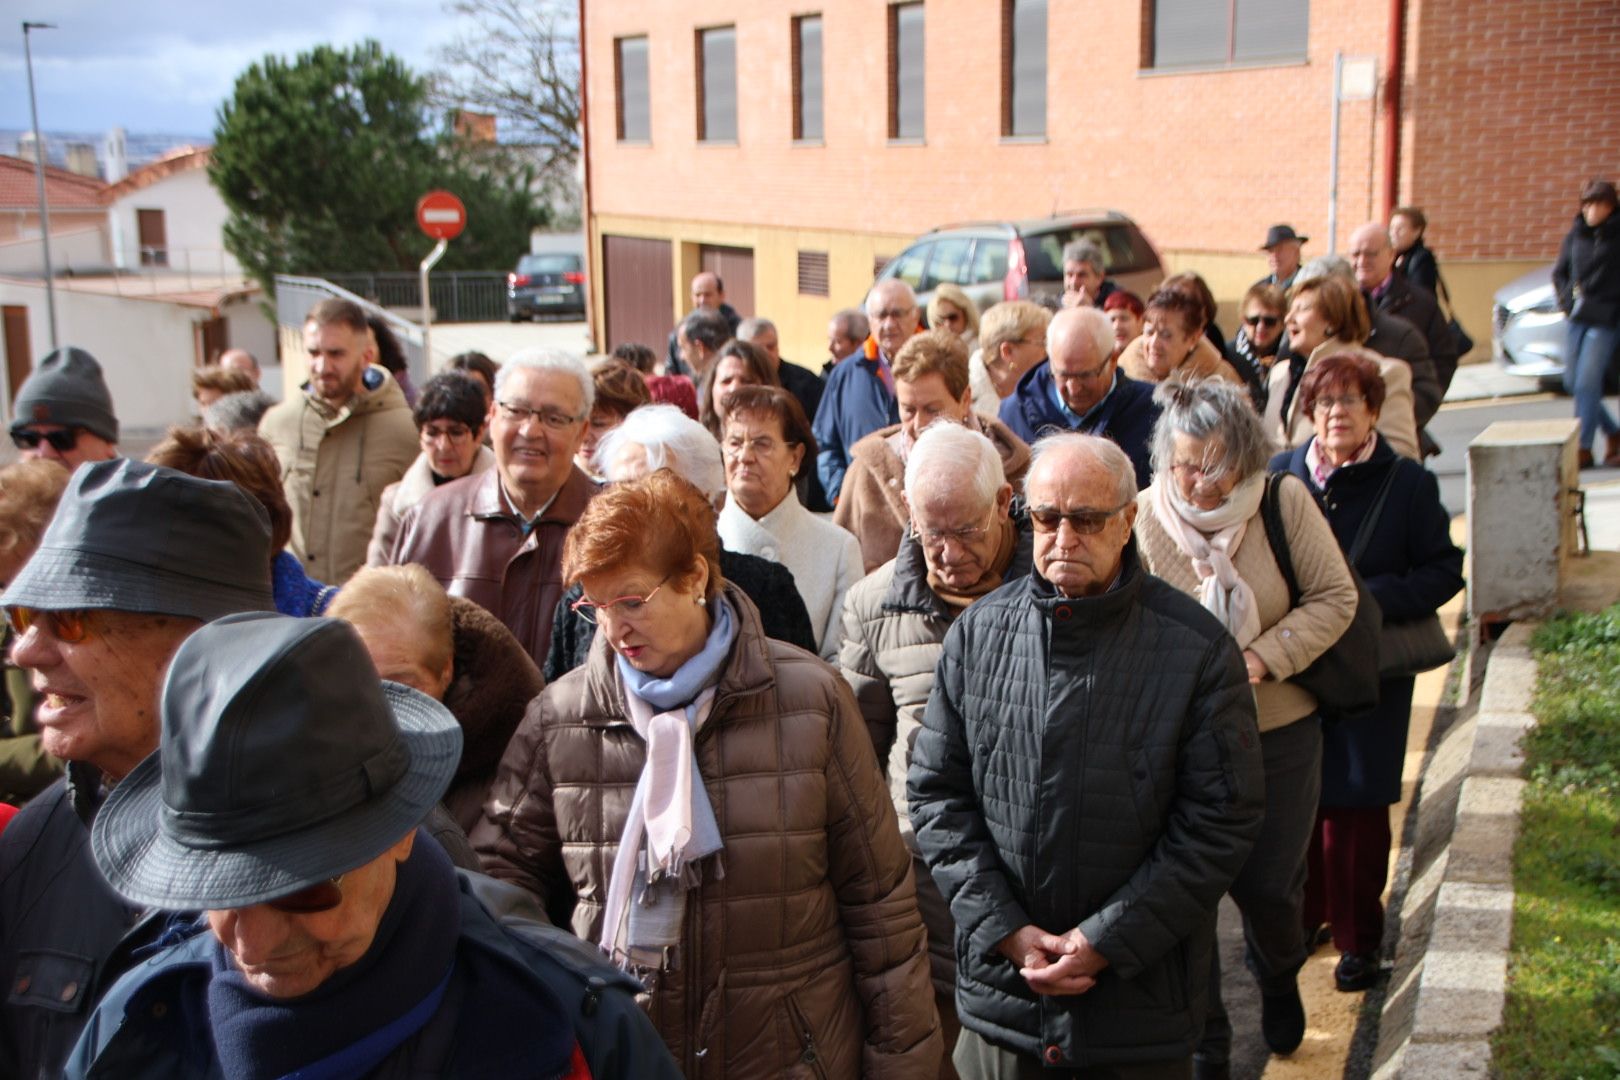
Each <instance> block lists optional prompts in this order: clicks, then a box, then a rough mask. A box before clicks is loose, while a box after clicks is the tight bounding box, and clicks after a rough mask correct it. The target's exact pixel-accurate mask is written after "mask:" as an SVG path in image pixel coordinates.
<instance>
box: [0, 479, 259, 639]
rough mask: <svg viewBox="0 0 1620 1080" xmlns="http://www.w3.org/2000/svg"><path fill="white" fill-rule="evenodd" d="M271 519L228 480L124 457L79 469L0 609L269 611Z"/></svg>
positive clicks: (200, 615)
mask: <svg viewBox="0 0 1620 1080" xmlns="http://www.w3.org/2000/svg"><path fill="white" fill-rule="evenodd" d="M270 556H271V551H270V515H269V514H267V513H266V512H265V509H264V507H263V506H261V505H260V504H259V501H258V500H257V499H255V498H254V497H253V496H251V495H249V494H248V493H247V492H245V491H243V490H242V489H241V488H239V487H237V486H236V485H235V484H233V483H230V482H229V481H226V480H201V479H199V478H197V477H195V476H187V475H186V474H185V473H182V472H176V471H175V470H173V469H165V468H163V467H162V466H159V465H148V464H146V463H145V462H142V461H131V460H129V459H128V458H114V459H112V460H111V461H97V462H94V463H92V464H85V465H81V466H79V468H78V469H77V470H76V471H75V472H74V474H73V479H71V480H69V481H68V486H67V490H66V491H65V492H64V493H63V494H62V501H61V502H60V503H58V504H57V508H56V516H55V517H53V518H52V519H51V523H50V525H49V526H48V527H47V528H46V529H45V535H44V536H43V537H41V538H40V542H39V550H38V551H36V552H35V553H34V555H33V557H32V558H30V559H29V560H28V563H27V564H26V565H25V566H24V567H23V568H22V570H21V571H20V572H19V573H18V574H17V577H16V580H14V581H13V582H12V583H11V586H10V587H9V588H8V589H6V591H5V594H4V595H3V596H0V606H4V607H31V608H40V609H42V610H45V611H68V610H74V609H79V608H99V609H105V610H111V611H134V612H145V613H148V614H153V615H182V616H185V617H187V618H193V619H201V620H203V621H204V622H207V621H208V620H210V619H217V618H219V617H220V616H221V615H230V614H233V613H235V612H238V611H268V610H270V609H272V608H273V607H274V606H275V601H274V599H273V597H272V595H271V590H270Z"/></svg>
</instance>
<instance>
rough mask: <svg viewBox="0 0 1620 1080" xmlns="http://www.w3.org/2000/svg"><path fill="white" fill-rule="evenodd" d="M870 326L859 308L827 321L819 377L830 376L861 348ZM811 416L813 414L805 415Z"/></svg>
mask: <svg viewBox="0 0 1620 1080" xmlns="http://www.w3.org/2000/svg"><path fill="white" fill-rule="evenodd" d="M871 332H872V331H871V324H870V323H868V322H867V320H866V312H864V311H862V310H861V309H860V308H845V309H844V310H843V311H840V312H838V313H837V314H836V315H834V316H833V317H832V318H831V319H829V320H828V321H827V359H826V361H825V362H823V363H822V365H821V377H822V378H823V379H825V378H826V377H827V376H828V375H831V374H832V369H833V368H835V367H837V366H838V362H839V361H840V360H844V359H847V358H848V357H849V356H851V355H853V354H854V352H855V350H856V349H858V348H860V347H861V342H863V341H865V340H866V336H867V335H868V334H869V333H871ZM805 415H806V416H813V415H815V414H814V413H806V414H805Z"/></svg>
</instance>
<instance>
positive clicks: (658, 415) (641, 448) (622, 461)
mask: <svg viewBox="0 0 1620 1080" xmlns="http://www.w3.org/2000/svg"><path fill="white" fill-rule="evenodd" d="M595 469H596V472H597V474H598V475H600V476H601V477H602V478H603V479H604V480H606V481H607V482H608V483H610V484H620V483H625V482H626V481H630V480H639V479H641V478H642V477H643V476H646V475H647V474H648V473H652V472H657V471H658V470H659V469H668V470H670V471H671V472H673V473H674V474H675V475H676V476H679V477H680V478H681V479H682V480H685V481H686V482H687V483H689V484H691V485H692V486H693V487H695V488H697V489H698V490H699V491H701V492H702V493H703V497H704V498H706V499H708V500H709V503H710V505H712V506H715V507H717V508H718V507H719V506H720V505H721V503H722V502H723V501H724V500H725V497H726V473H725V466H724V465H723V464H722V463H721V460H720V444H719V443H717V442H715V441H714V436H713V435H710V434H709V432H708V429H707V428H705V427H704V426H703V425H702V424H700V423H698V422H697V421H696V420H693V419H692V418H691V417H690V416H687V415H686V413H684V412H682V411H681V410H680V409H679V408H677V407H676V406H674V405H643V406H642V407H641V408H639V409H636V410H634V411H632V412H631V413H630V414H629V415H628V416H626V417H625V418H624V422H623V423H622V424H620V425H619V426H618V427H616V428H614V429H613V430H612V431H610V432H608V433H607V434H606V435H604V436H603V437H602V441H601V442H600V443H598V444H597V447H596V458H595ZM720 571H721V573H723V574H724V575H725V577H726V580H727V581H729V582H731V583H732V584H733V585H735V586H737V588H739V589H741V590H742V591H743V592H744V594H746V595H747V597H748V598H749V599H750V600H752V601H753V602H754V603H755V604H756V605H757V606H758V607H759V620H760V625H761V626H762V627H763V628H764V630H765V636H766V637H769V638H775V639H776V640H778V641H785V642H787V643H788V644H790V645H797V646H799V648H801V649H808V650H810V651H811V652H814V651H815V644H816V639H815V634H814V632H813V631H812V630H811V627H810V615H809V613H808V612H806V611H805V607H804V600H803V599H802V598H800V596H799V590H798V587H797V586H796V585H795V584H794V583H793V574H792V573H791V572H789V570H788V568H787V567H785V566H783V565H782V564H781V563H777V562H772V561H771V560H769V559H761V558H758V557H756V556H754V555H744V554H742V553H741V552H737V551H727V550H726V546H725V543H724V541H722V542H721V544H720ZM579 596H580V586H579V585H577V584H576V585H574V586H573V587H571V588H570V589H569V590H568V591H567V592H565V593H563V598H562V601H561V602H560V603H559V604H558V605H557V611H556V614H555V615H553V616H552V625H551V650H550V651H549V652H548V653H547V654H546V662H545V664H544V666H543V670H544V674H545V677H546V682H548V683H549V682H554V681H555V680H557V679H560V678H562V676H563V675H565V674H567V673H568V672H570V671H572V670H574V669H575V668H576V667H579V665H581V664H583V663H584V662H585V658H586V657H587V656H588V655H590V651H591V641H592V640H593V639H594V638H595V637H596V624H595V623H593V622H591V621H590V620H589V619H582V618H580V616H579V613H578V612H577V611H575V610H574V608H573V601H575V600H578V599H579Z"/></svg>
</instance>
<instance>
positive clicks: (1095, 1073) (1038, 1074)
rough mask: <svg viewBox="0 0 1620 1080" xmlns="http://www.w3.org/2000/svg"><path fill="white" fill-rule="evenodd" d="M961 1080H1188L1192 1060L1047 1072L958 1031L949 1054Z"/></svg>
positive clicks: (1023, 1057)
mask: <svg viewBox="0 0 1620 1080" xmlns="http://www.w3.org/2000/svg"><path fill="white" fill-rule="evenodd" d="M951 1060H952V1061H954V1062H955V1063H956V1071H957V1073H958V1074H959V1075H960V1076H961V1077H962V1080H1189V1078H1190V1077H1191V1076H1192V1058H1190V1057H1182V1058H1175V1059H1173V1060H1170V1061H1147V1062H1134V1063H1132V1064H1129V1065H1091V1066H1088V1067H1086V1068H1083V1069H1048V1068H1047V1067H1046V1066H1045V1065H1042V1064H1041V1062H1040V1061H1039V1060H1038V1059H1036V1058H1034V1057H1031V1056H1029V1055H1027V1054H1020V1053H1017V1052H1016V1051H1013V1050H1005V1049H1003V1048H1001V1047H999V1046H997V1045H996V1044H995V1043H992V1042H990V1041H988V1040H987V1039H985V1038H984V1036H982V1035H980V1034H979V1033H978V1032H975V1031H969V1030H968V1029H967V1028H963V1029H962V1034H961V1035H959V1036H958V1037H957V1039H956V1050H955V1052H953V1053H952V1054H951Z"/></svg>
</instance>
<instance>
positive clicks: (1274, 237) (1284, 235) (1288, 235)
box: [1260, 225, 1310, 251]
mask: <svg viewBox="0 0 1620 1080" xmlns="http://www.w3.org/2000/svg"><path fill="white" fill-rule="evenodd" d="M1309 239H1310V237H1308V236H1300V235H1299V234H1298V233H1296V232H1294V227H1293V226H1292V225H1273V226H1272V227H1271V228H1269V229H1267V230H1266V242H1265V243H1263V244H1261V245H1260V250H1261V251H1270V250H1271V249H1272V248H1274V247H1276V246H1277V245H1278V244H1281V243H1282V242H1284V241H1285V240H1298V241H1299V242H1300V243H1302V244H1303V243H1305V242H1306V241H1307V240H1309Z"/></svg>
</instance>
